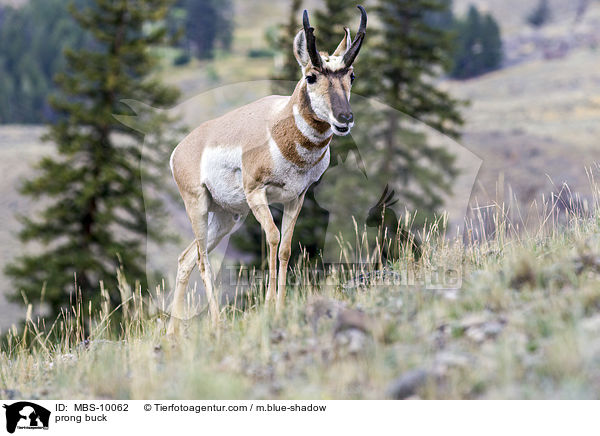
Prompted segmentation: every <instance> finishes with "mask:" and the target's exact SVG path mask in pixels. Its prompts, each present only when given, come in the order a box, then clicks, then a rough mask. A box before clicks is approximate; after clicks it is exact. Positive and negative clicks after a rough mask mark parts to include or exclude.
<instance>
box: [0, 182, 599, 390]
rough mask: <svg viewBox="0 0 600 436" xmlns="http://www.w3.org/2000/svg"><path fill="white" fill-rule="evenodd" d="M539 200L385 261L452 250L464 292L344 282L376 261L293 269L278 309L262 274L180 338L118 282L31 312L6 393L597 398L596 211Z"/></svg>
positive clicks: (14, 340) (12, 336)
mask: <svg viewBox="0 0 600 436" xmlns="http://www.w3.org/2000/svg"><path fill="white" fill-rule="evenodd" d="M592 185H593V186H594V190H595V192H596V193H598V192H599V191H598V190H597V186H596V185H595V183H594V182H592ZM595 199H596V201H595V205H596V206H597V199H598V197H597V196H596V197H595ZM542 206H543V207H540V215H539V225H538V226H537V227H532V226H529V229H528V230H524V229H523V227H527V226H525V225H524V224H522V225H521V227H520V230H517V226H516V225H515V223H516V221H517V220H518V218H517V217H518V214H516V213H515V211H511V210H510V205H508V206H507V205H504V206H502V207H500V206H495V205H492V206H491V208H492V209H493V210H494V212H493V213H492V214H491V221H492V222H493V223H495V224H493V225H491V224H490V223H489V222H486V220H487V218H484V215H483V214H477V213H475V215H474V219H473V221H472V222H471V224H470V227H469V229H468V231H467V236H466V237H465V238H464V240H453V241H449V240H448V239H446V238H444V237H443V236H442V235H440V234H439V232H435V231H432V230H429V231H427V232H425V233H424V234H423V235H421V237H422V239H423V253H424V254H423V257H422V258H421V260H419V261H415V260H414V259H412V258H411V256H410V255H409V254H408V253H405V256H404V257H403V258H402V259H401V260H399V261H398V262H396V263H395V264H394V265H392V266H390V268H388V269H387V270H386V271H387V274H394V273H396V274H402V273H403V272H405V271H409V270H410V271H412V272H413V273H414V274H415V276H416V277H419V276H422V275H424V274H426V273H427V272H428V271H429V272H431V271H432V270H434V269H435V268H436V265H440V264H445V265H447V264H448V260H451V261H452V262H454V265H456V266H459V267H460V268H462V273H463V277H464V282H463V285H462V287H461V288H459V289H445V290H432V289H427V288H426V286H423V285H419V284H417V285H415V286H402V285H399V284H394V283H391V282H389V281H388V282H385V280H384V281H381V282H377V281H376V280H375V281H374V282H372V283H370V284H367V285H366V286H364V287H352V286H346V287H343V286H342V284H344V283H347V282H348V280H349V279H350V278H355V279H356V278H357V277H356V275H358V274H361V273H362V274H363V278H364V274H365V273H369V272H370V271H360V270H359V268H358V267H356V265H355V266H351V265H347V268H346V269H345V270H344V274H345V275H343V274H341V269H340V268H338V270H337V274H333V273H332V274H330V278H329V281H327V282H325V281H323V282H321V283H318V282H316V281H315V280H313V279H311V278H310V277H312V276H311V275H310V274H309V273H310V270H309V268H303V267H302V266H301V265H300V266H298V267H297V268H296V269H295V270H294V272H295V274H296V275H297V277H299V278H300V280H299V281H298V283H299V284H298V285H296V286H293V287H291V289H290V290H289V294H288V295H289V302H288V304H287V306H286V308H285V309H284V311H283V312H282V313H280V314H276V313H275V312H274V311H273V310H272V308H270V307H268V306H266V305H265V304H264V302H263V301H262V295H263V293H262V289H263V287H262V284H261V283H258V284H257V285H256V286H254V287H253V288H251V290H250V291H249V293H248V294H247V295H245V296H244V297H240V298H239V301H237V302H236V303H237V304H231V305H228V306H225V307H223V308H222V312H221V321H220V323H219V325H218V326H211V325H210V324H209V321H208V319H207V318H206V317H205V316H204V315H202V314H201V315H200V316H197V317H195V318H192V319H191V320H189V321H188V322H187V327H186V330H185V334H184V335H183V336H180V337H178V338H177V339H176V340H173V339H172V338H167V337H166V336H165V323H166V321H167V319H166V317H165V316H164V314H163V312H161V310H159V309H160V307H161V305H162V303H161V301H162V296H161V294H160V293H159V294H158V295H156V294H154V295H150V294H144V293H142V292H141V290H140V289H135V290H133V292H132V291H131V289H130V287H129V285H128V284H127V283H125V282H123V281H122V282H121V291H122V292H121V295H122V298H123V303H122V305H121V306H120V307H118V308H111V307H109V305H108V303H107V302H106V303H104V304H102V305H101V306H102V307H99V308H92V312H93V316H92V318H91V319H89V318H88V316H87V315H86V314H85V313H86V308H87V306H86V305H85V303H74V305H73V307H72V308H71V310H70V311H65V312H64V313H63V314H62V315H61V316H60V317H59V318H58V319H57V321H56V322H55V324H54V325H53V326H52V327H51V326H46V327H45V328H43V324H40V323H39V322H34V321H33V320H30V321H29V322H28V324H27V327H26V330H25V331H24V332H16V331H13V332H11V333H9V334H8V336H7V338H8V343H7V345H6V346H5V348H4V350H3V352H2V354H0V389H2V390H1V391H0V392H1V394H0V395H3V396H8V395H13V394H15V391H16V395H17V396H23V397H28V398H115V399H117V398H137V399H142V398H156V397H161V398H273V397H275V398H323V399H327V398H366V399H373V398H387V397H390V396H400V397H406V396H409V397H410V396H419V397H421V398H597V396H598V394H597V393H598V392H599V388H600V370H599V369H598V368H599V366H598V364H597V363H598V360H599V359H600V341H599V340H598V333H599V332H600V237H598V234H599V232H600V219H599V216H598V212H597V209H595V211H594V212H587V213H583V214H581V215H579V216H575V215H573V214H571V213H570V212H568V211H566V212H565V211H564V210H563V209H561V208H560V207H559V205H558V204H557V203H552V202H551V201H548V202H547V203H546V204H545V205H542ZM362 252H363V255H364V256H366V254H365V253H366V251H364V250H363V251H362ZM372 254H373V253H371V255H372ZM375 256H376V253H375ZM376 259H377V257H375V258H371V259H370V260H371V261H372V262H371V264H372V265H377V262H376ZM375 268H379V267H377V266H375ZM371 272H372V271H371ZM352 276H354V277H352ZM388 278H389V276H388ZM241 303H244V304H241ZM32 310H33V308H31V307H30V308H29V313H31V312H32ZM116 314H121V315H122V319H121V320H120V321H119V320H118V318H117V317H116ZM83 325H87V326H88V329H89V330H88V331H89V332H91V333H90V335H89V338H88V339H89V341H86V340H85V339H86V338H84V337H83V327H82V326H83Z"/></svg>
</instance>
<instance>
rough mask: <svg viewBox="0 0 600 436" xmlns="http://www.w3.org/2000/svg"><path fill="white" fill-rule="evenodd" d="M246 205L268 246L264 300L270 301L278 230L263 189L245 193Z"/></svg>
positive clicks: (275, 265)
mask: <svg viewBox="0 0 600 436" xmlns="http://www.w3.org/2000/svg"><path fill="white" fill-rule="evenodd" d="M246 199H247V201H248V205H249V206H250V209H251V210H252V213H253V214H254V216H255V217H256V220H257V221H258V222H259V223H260V226H261V227H262V228H263V230H264V231H265V235H266V237H267V243H268V244H269V287H268V288H267V295H266V297H265V298H266V300H267V301H272V300H273V298H274V297H275V287H276V285H277V246H278V245H279V229H277V226H276V225H275V221H273V215H272V214H271V210H270V209H269V203H268V201H267V194H266V191H265V188H264V187H262V188H257V189H255V190H252V191H250V192H248V193H246Z"/></svg>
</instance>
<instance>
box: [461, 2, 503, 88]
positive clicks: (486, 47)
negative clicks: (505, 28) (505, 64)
mask: <svg viewBox="0 0 600 436" xmlns="http://www.w3.org/2000/svg"><path fill="white" fill-rule="evenodd" d="M456 28H457V34H458V38H457V41H456V47H455V54H454V65H453V68H452V72H451V76H452V77H455V78H457V79H467V78H470V77H475V76H478V75H481V74H484V73H487V72H489V71H493V70H495V69H497V68H499V67H500V65H501V63H502V39H501V36H500V28H499V27H498V24H497V23H496V20H494V17H492V16H491V15H489V14H485V15H483V16H482V15H481V14H480V13H479V11H478V10H477V8H475V7H474V6H471V7H470V8H469V12H468V13H467V17H466V18H465V19H464V20H459V21H458V22H457V25H456Z"/></svg>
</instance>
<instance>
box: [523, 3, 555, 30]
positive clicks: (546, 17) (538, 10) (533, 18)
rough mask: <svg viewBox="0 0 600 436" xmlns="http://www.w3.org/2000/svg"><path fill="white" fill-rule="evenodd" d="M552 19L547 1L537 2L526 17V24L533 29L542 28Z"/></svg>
mask: <svg viewBox="0 0 600 436" xmlns="http://www.w3.org/2000/svg"><path fill="white" fill-rule="evenodd" d="M551 18H552V12H551V11H550V5H549V4H548V0H539V2H538V4H537V6H536V7H535V9H534V10H533V11H531V14H529V16H528V17H527V22H528V23H529V24H531V25H532V26H533V27H542V26H543V25H544V24H546V23H548V21H550V19H551Z"/></svg>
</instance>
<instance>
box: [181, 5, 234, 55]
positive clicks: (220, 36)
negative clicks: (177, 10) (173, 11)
mask: <svg viewBox="0 0 600 436" xmlns="http://www.w3.org/2000/svg"><path fill="white" fill-rule="evenodd" d="M179 3H180V4H181V6H182V7H183V8H184V9H185V11H186V15H187V16H186V19H185V37H186V39H187V41H188V42H189V43H191V45H193V47H194V48H195V54H196V56H198V57H199V58H201V59H209V58H212V57H213V56H214V49H215V47H216V46H218V45H220V46H221V47H222V48H224V49H229V48H230V46H231V39H232V33H233V5H232V2H231V0H180V1H179Z"/></svg>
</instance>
